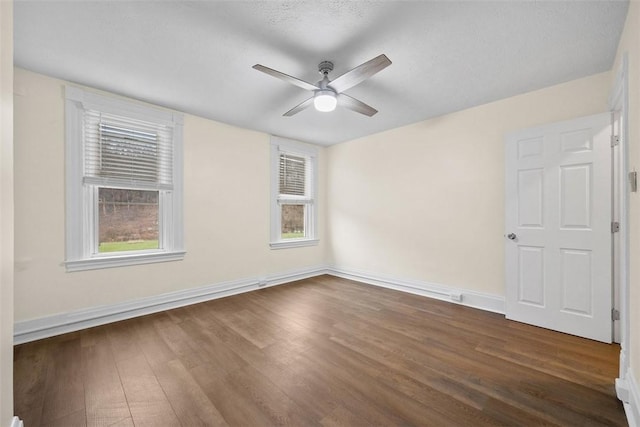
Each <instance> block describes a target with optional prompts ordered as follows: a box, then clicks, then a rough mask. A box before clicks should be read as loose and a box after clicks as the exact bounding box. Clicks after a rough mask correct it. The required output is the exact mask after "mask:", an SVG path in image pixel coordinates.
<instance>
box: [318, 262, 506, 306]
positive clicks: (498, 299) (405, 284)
mask: <svg viewBox="0 0 640 427" xmlns="http://www.w3.org/2000/svg"><path fill="white" fill-rule="evenodd" d="M328 274H331V275H333V276H336V277H342V278H344V279H350V280H355V281H357V282H362V283H366V284H369V285H374V286H380V287H383V288H388V289H394V290H396V291H402V292H408V293H410V294H415V295H420V296H424V297H429V298H434V299H438V300H441V301H447V302H452V303H455V304H460V305H465V306H467V307H473V308H479V309H481V310H485V311H491V312H494V313H500V314H504V307H505V298H504V297H503V296H499V295H492V294H487V293H483V292H476V291H471V290H467V289H462V288H458V287H453V286H448V285H443V284H440V283H432V282H423V281H417V280H407V279H397V278H392V277H384V276H380V275H377V274H375V273H368V272H363V271H355V270H348V269H344V268H339V267H330V268H328Z"/></svg>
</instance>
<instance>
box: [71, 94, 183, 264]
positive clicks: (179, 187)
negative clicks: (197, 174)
mask: <svg viewBox="0 0 640 427" xmlns="http://www.w3.org/2000/svg"><path fill="white" fill-rule="evenodd" d="M85 109H94V110H97V111H102V112H108V113H111V114H115V115H119V116H126V117H131V118H135V119H139V120H144V121H147V122H152V123H157V124H162V125H166V126H168V127H171V128H172V132H171V134H172V141H171V144H172V147H173V150H172V152H173V162H172V164H173V180H172V189H162V188H160V187H158V186H156V187H157V188H156V189H157V190H159V191H160V214H161V215H162V217H161V220H160V224H161V227H162V228H161V230H160V239H161V241H160V248H162V249H160V250H159V251H156V252H144V253H138V252H130V253H124V252H120V253H118V254H117V255H115V256H109V255H108V256H103V255H102V254H99V256H97V255H96V253H97V247H96V246H97V240H98V239H97V233H98V230H97V227H96V224H97V223H98V220H97V212H96V210H95V209H93V207H94V206H96V203H97V202H96V201H95V198H96V197H97V187H93V186H92V185H85V184H92V183H93V184H95V183H96V182H93V181H92V180H91V179H85V178H84V154H83V150H84V142H83V136H82V135H83V121H84V119H83V111H84V110H85ZM183 123H184V119H183V115H182V114H181V113H175V112H172V111H169V110H162V109H159V108H157V107H153V106H147V105H143V104H137V103H135V102H133V101H131V100H125V99H116V98H113V97H110V96H105V95H101V94H97V93H93V92H89V91H86V90H83V89H80V88H78V87H74V86H65V137H66V149H65V151H66V153H65V156H66V158H65V160H66V171H65V174H66V175H65V197H66V218H65V238H66V240H65V248H66V254H65V261H64V263H63V265H65V266H66V269H67V271H68V272H72V271H81V270H92V269H99V268H111V267H123V266H130V265H137V264H148V263H156V262H165V261H179V260H181V259H183V258H184V225H183V215H184V213H183V185H184V184H183V155H184V154H183V136H182V133H183ZM144 187H145V185H142V186H141V188H144ZM122 188H138V187H136V186H135V185H132V186H126V187H122Z"/></svg>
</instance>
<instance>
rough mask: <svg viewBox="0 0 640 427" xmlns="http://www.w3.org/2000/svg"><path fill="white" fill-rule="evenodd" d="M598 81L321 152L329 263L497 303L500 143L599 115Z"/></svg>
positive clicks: (605, 80) (602, 81)
mask: <svg viewBox="0 0 640 427" xmlns="http://www.w3.org/2000/svg"><path fill="white" fill-rule="evenodd" d="M609 88H610V75H609V73H603V74H598V75H594V76H591V77H587V78H583V79H580V80H576V81H571V82H568V83H564V84H561V85H558V86H554V87H550V88H546V89H543V90H539V91H536V92H531V93H527V94H524V95H520V96H516V97H513V98H508V99H505V100H501V101H497V102H493V103H490V104H486V105H482V106H480V107H476V108H472V109H469V110H464V111H461V112H458V113H454V114H449V115H446V116H443V117H438V118H435V119H432V120H427V121H424V122H420V123H416V124H413V125H410V126H406V127H402V128H398V129H394V130H390V131H387V132H384V133H380V134H376V135H373V136H369V137H366V138H362V139H359V140H355V141H350V142H347V143H343V144H338V145H334V146H331V147H330V148H329V150H328V157H329V158H328V167H329V172H328V177H329V181H328V184H327V189H328V192H329V194H330V200H329V211H328V222H329V239H328V240H329V242H330V244H331V249H332V262H334V263H335V264H336V265H337V266H339V267H342V268H345V269H351V270H359V271H363V272H370V273H375V274H378V275H386V276H391V277H396V278H404V279H410V280H419V281H425V282H431V283H439V284H442V285H446V286H452V287H459V288H463V289H468V290H474V291H478V292H483V293H488V294H494V295H504V251H503V246H504V238H503V233H504V137H505V133H506V132H509V131H513V130H517V129H521V128H526V127H530V126H534V125H539V124H544V123H548V122H554V121H560V120H564V119H570V118H574V117H579V116H584V115H589V114H594V113H599V112H603V111H606V110H607V96H608V93H609Z"/></svg>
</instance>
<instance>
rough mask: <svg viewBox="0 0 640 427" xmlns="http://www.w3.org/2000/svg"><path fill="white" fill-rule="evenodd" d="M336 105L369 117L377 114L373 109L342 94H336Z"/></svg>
mask: <svg viewBox="0 0 640 427" xmlns="http://www.w3.org/2000/svg"><path fill="white" fill-rule="evenodd" d="M338 105H340V106H342V107H345V108H348V109H350V110H353V111H355V112H356V113H360V114H364V115H365V116H369V117H371V116H373V115H374V114H376V113H377V112H378V110H376V109H375V108H373V107H371V106H369V105H367V104H365V103H364V102H362V101H358V100H357V99H355V98H352V97H350V96H349V95H347V94H344V93H339V94H338Z"/></svg>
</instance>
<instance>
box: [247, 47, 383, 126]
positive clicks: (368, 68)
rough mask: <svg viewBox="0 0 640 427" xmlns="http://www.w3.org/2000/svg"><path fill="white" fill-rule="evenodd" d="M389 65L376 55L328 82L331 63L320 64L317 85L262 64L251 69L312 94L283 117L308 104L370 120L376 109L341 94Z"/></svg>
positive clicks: (308, 105) (322, 109)
mask: <svg viewBox="0 0 640 427" xmlns="http://www.w3.org/2000/svg"><path fill="white" fill-rule="evenodd" d="M389 65H391V61H390V60H389V58H387V57H386V55H384V54H383V55H379V56H376V57H375V58H373V59H371V60H369V61H367V62H365V63H364V64H360V65H358V66H357V67H356V68H354V69H353V70H351V71H347V72H346V73H344V74H343V75H341V76H340V77H337V78H336V79H335V80H329V72H330V71H331V70H333V62H330V61H322V62H321V63H320V64H319V65H318V71H319V72H320V74H322V76H323V77H322V80H320V81H319V82H318V83H316V84H312V83H308V82H305V81H304V80H300V79H297V78H295V77H292V76H290V75H288V74H284V73H281V72H280V71H276V70H274V69H272V68H269V67H265V66H264V65H260V64H256V65H254V66H253V68H254V69H256V70H258V71H262V72H263V73H266V74H269V75H270V76H273V77H276V78H279V79H281V80H284V81H285V82H289V83H291V84H294V85H296V86H298V87H301V88H302V89H306V90H310V91H312V92H313V96H312V97H311V98H309V99H307V100H305V101H303V102H301V103H300V104H298V105H296V106H295V107H293V108H292V109H291V110H289V111H287V112H286V113H284V114H283V116H286V117H291V116H293V115H294V114H296V113H299V112H300V111H302V110H304V109H306V108H309V107H310V106H311V105H313V106H314V107H315V109H316V110H318V111H333V110H335V108H336V105H340V106H342V107H346V108H348V109H350V110H353V111H355V112H357V113H360V114H364V115H365V116H369V117H371V116H373V115H374V114H376V113H377V112H378V110H376V109H375V108H373V107H371V106H369V105H367V104H365V103H364V102H362V101H359V100H357V99H355V98H352V97H351V96H349V95H347V94H346V93H343V92H344V91H345V90H347V89H349V88H352V87H353V86H355V85H357V84H358V83H361V82H362V81H364V80H366V79H368V78H369V77H371V76H373V75H374V74H376V73H377V72H379V71H381V70H383V69H384V68H386V67H388V66H389Z"/></svg>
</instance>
